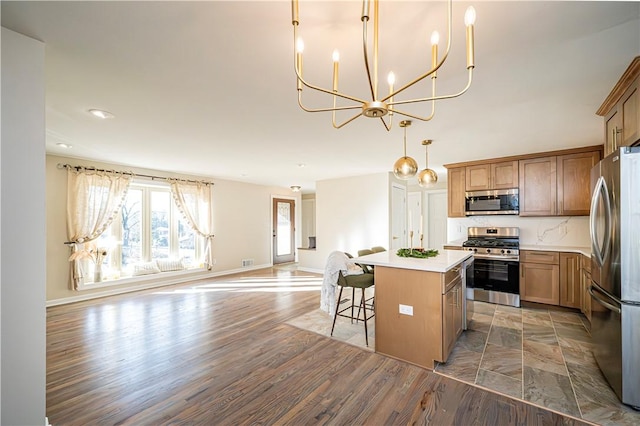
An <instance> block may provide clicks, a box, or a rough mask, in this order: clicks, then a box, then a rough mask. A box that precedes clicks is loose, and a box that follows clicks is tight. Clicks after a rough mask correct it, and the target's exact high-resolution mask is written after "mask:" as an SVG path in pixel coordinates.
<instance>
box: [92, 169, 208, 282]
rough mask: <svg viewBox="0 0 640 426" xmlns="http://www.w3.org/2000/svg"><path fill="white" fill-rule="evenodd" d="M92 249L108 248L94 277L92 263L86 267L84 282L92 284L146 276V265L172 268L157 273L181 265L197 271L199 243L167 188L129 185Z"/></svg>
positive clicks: (147, 268) (148, 184) (199, 240)
mask: <svg viewBox="0 0 640 426" xmlns="http://www.w3.org/2000/svg"><path fill="white" fill-rule="evenodd" d="M96 245H97V247H107V248H108V251H107V253H108V254H107V256H105V257H104V258H103V259H102V262H101V270H102V271H101V274H100V275H99V276H97V275H96V274H95V271H96V270H97V269H98V268H95V263H94V262H88V264H87V265H86V266H87V267H88V269H87V270H88V271H89V272H92V273H93V274H89V276H88V278H87V281H88V282H89V281H93V283H94V284H96V283H97V282H98V281H99V280H103V281H105V280H107V281H109V280H117V279H121V278H127V277H132V276H136V275H142V274H146V273H148V272H149V270H150V269H149V268H151V266H152V265H151V262H155V264H156V266H157V265H171V266H169V267H167V268H162V267H161V266H160V270H161V271H166V270H177V269H181V266H182V265H184V268H186V269H192V268H199V267H202V265H201V261H200V258H201V254H202V252H203V248H202V247H203V242H202V238H199V237H197V235H196V234H195V233H194V231H193V230H192V229H191V227H190V226H189V224H188V223H187V222H186V221H185V220H184V219H183V217H182V215H181V214H180V212H179V211H178V208H177V207H176V204H175V202H174V200H173V197H172V195H171V191H170V187H169V185H168V184H163V183H157V182H153V183H149V182H140V181H138V182H136V181H134V182H132V183H131V186H130V187H129V191H128V193H127V197H126V200H125V202H124V205H123V207H122V212H121V214H120V215H119V216H118V218H117V219H116V220H114V221H113V223H112V224H111V226H110V228H108V229H107V230H106V231H105V232H104V233H103V234H102V235H101V236H100V238H98V240H97V241H96ZM159 260H160V261H161V262H158V261H159ZM162 260H166V262H162ZM179 260H182V262H181V263H180V262H179ZM175 265H180V266H179V267H176V266H175ZM92 268H93V271H92V270H91V269H92ZM154 272H157V271H154ZM90 277H94V279H91V278H90Z"/></svg>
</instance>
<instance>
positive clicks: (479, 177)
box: [465, 164, 492, 191]
mask: <svg viewBox="0 0 640 426" xmlns="http://www.w3.org/2000/svg"><path fill="white" fill-rule="evenodd" d="M465 181H466V184H465V188H466V190H467V191H482V190H486V189H492V188H491V164H478V165H476V166H467V167H465Z"/></svg>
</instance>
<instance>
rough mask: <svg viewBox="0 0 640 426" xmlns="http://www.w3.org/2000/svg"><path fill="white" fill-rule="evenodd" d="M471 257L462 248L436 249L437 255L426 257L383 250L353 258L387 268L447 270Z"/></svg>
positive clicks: (430, 270) (470, 253)
mask: <svg viewBox="0 0 640 426" xmlns="http://www.w3.org/2000/svg"><path fill="white" fill-rule="evenodd" d="M471 257H473V252H470V251H463V250H438V255H437V256H435V257H429V258H426V259H421V258H415V257H400V256H398V255H397V254H396V253H395V252H391V251H383V252H380V253H374V254H368V255H366V256H360V257H356V258H354V259H353V261H354V262H356V263H364V264H365V265H373V266H386V267H389V268H400V269H413V270H416V271H427V272H447V271H448V270H449V269H451V268H453V267H454V266H456V265H459V264H460V263H462V262H463V261H465V260H466V259H469V258H471Z"/></svg>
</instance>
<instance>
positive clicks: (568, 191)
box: [520, 151, 600, 216]
mask: <svg viewBox="0 0 640 426" xmlns="http://www.w3.org/2000/svg"><path fill="white" fill-rule="evenodd" d="M598 161H600V151H587V152H580V153H575V154H566V155H558V156H553V157H541V158H531V159H528V160H521V161H520V216H588V215H589V208H590V204H591V185H590V176H591V168H592V167H593V166H595V165H596V164H597V163H598Z"/></svg>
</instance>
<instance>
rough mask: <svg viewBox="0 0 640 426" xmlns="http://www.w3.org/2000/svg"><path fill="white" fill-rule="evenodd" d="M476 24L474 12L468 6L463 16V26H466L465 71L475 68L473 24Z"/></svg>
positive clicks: (471, 7)
mask: <svg viewBox="0 0 640 426" xmlns="http://www.w3.org/2000/svg"><path fill="white" fill-rule="evenodd" d="M475 22H476V10H475V9H474V8H473V6H469V7H468V8H467V11H466V12H465V14H464V24H465V25H466V26H467V69H469V68H473V67H475V63H474V62H475V60H474V43H473V24H475Z"/></svg>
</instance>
